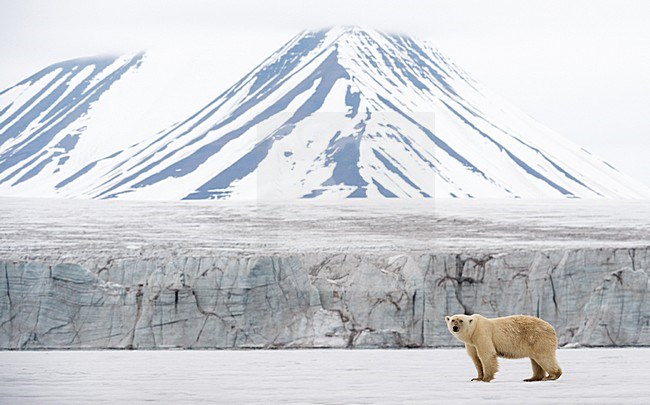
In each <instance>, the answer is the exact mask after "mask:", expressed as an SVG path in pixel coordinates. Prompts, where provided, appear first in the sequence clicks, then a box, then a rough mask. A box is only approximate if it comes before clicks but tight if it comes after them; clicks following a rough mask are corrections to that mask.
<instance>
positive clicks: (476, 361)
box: [465, 344, 483, 381]
mask: <svg viewBox="0 0 650 405" xmlns="http://www.w3.org/2000/svg"><path fill="white" fill-rule="evenodd" d="M465 349H467V354H469V357H471V358H472V361H473V362H474V367H476V371H477V372H478V377H476V378H472V381H482V380H483V364H481V359H479V358H478V354H477V353H476V348H475V347H474V346H470V345H468V344H466V345H465Z"/></svg>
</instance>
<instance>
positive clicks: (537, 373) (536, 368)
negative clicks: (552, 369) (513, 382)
mask: <svg viewBox="0 0 650 405" xmlns="http://www.w3.org/2000/svg"><path fill="white" fill-rule="evenodd" d="M530 364H531V365H532V366H533V376H532V377H530V378H526V379H525V380H524V381H526V382H531V381H542V379H543V378H544V377H546V372H545V371H544V369H543V368H542V366H540V365H539V364H537V362H536V361H535V360H533V359H530Z"/></svg>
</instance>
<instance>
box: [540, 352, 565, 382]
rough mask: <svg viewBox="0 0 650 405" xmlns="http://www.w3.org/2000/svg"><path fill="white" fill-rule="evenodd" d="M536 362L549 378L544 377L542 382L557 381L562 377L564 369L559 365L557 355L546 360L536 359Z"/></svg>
mask: <svg viewBox="0 0 650 405" xmlns="http://www.w3.org/2000/svg"><path fill="white" fill-rule="evenodd" d="M535 361H537V363H538V364H539V365H540V366H542V368H543V369H544V371H546V372H547V373H548V376H547V377H544V378H543V379H542V380H544V381H548V380H557V379H558V378H560V376H561V375H562V369H561V368H560V365H559V364H557V359H556V358H555V354H553V355H552V356H549V357H546V358H536V359H535Z"/></svg>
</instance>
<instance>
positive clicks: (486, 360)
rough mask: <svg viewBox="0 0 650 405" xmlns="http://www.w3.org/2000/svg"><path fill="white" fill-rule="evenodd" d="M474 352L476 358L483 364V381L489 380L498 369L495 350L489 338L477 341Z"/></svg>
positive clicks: (492, 378)
mask: <svg viewBox="0 0 650 405" xmlns="http://www.w3.org/2000/svg"><path fill="white" fill-rule="evenodd" d="M476 352H477V354H478V358H479V359H480V360H481V364H483V381H485V382H490V381H492V380H494V374H496V372H497V371H499V363H498V362H497V351H496V349H495V348H494V344H492V341H491V340H489V339H482V340H481V341H479V342H477V345H476Z"/></svg>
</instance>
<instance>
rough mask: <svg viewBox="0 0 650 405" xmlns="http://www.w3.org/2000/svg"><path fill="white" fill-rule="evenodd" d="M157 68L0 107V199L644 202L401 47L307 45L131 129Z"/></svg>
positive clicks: (429, 54)
mask: <svg viewBox="0 0 650 405" xmlns="http://www.w3.org/2000/svg"><path fill="white" fill-rule="evenodd" d="M215 57H217V56H215ZM155 63H156V61H155V58H149V57H148V55H144V54H138V55H131V56H125V57H119V58H91V59H79V60H73V61H69V62H64V63H60V64H56V65H53V66H50V67H48V68H46V69H44V70H43V71H41V72H39V73H37V74H35V75H33V76H31V77H30V78H28V79H26V80H24V81H22V82H21V83H19V84H17V85H16V86H14V87H12V88H9V89H7V90H5V91H3V92H2V93H0V195H13V196H15V195H21V196H45V197H55V196H58V197H77V198H129V199H163V200H165V199H170V200H178V199H213V198H228V199H294V198H312V197H318V198H355V197H357V198H363V197H367V198H384V197H386V198H390V197H403V198H429V197H524V198H539V197H542V198H544V197H581V198H597V197H614V198H648V197H650V190H649V189H648V187H646V186H644V185H642V184H640V183H638V182H636V181H634V180H633V179H630V178H628V177H627V176H625V175H623V174H621V173H619V172H618V171H617V170H616V169H614V168H613V167H611V166H610V165H608V164H607V163H606V162H604V161H602V160H600V159H598V158H597V157H595V156H593V155H591V154H590V153H589V152H587V151H586V150H584V149H582V148H580V147H579V146H577V145H575V144H573V143H572V142H570V141H568V140H567V139H565V138H563V137H561V136H560V135H558V134H556V133H554V132H553V131H551V130H549V129H548V128H545V127H544V126H543V125H541V124H539V123H537V122H536V121H534V120H533V119H531V118H530V117H528V116H526V115H525V114H523V113H521V112H519V111H518V110H517V109H516V108H513V107H512V106H510V105H508V104H507V103H506V102H504V101H502V100H500V99H499V98H498V97H496V96H494V95H492V94H490V93H489V92H488V91H487V90H485V89H484V88H483V87H482V86H481V85H480V84H478V83H477V82H476V81H474V80H473V79H472V78H471V77H469V76H468V75H467V74H466V73H465V72H463V71H462V70H461V69H460V68H458V67H457V66H455V65H454V64H453V63H451V62H450V61H449V60H448V59H446V58H445V57H443V56H442V55H441V54H440V53H439V52H438V51H436V50H435V49H433V48H432V47H430V46H429V45H428V44H426V43H422V42H418V41H416V40H415V39H413V38H410V37H407V36H403V35H394V34H384V33H380V32H376V31H372V30H363V29H360V28H356V27H336V28H332V29H329V30H323V31H311V32H304V33H301V34H299V35H298V36H296V37H295V38H294V39H292V40H291V41H289V42H288V43H287V44H285V45H284V46H283V47H282V48H280V49H279V50H278V51H276V52H275V53H274V54H273V55H271V56H270V57H269V58H268V59H266V60H265V61H264V62H262V63H261V64H260V65H259V66H258V67H257V68H255V69H254V70H253V71H251V72H250V73H248V74H247V75H245V76H244V77H243V78H242V79H241V80H240V81H238V82H237V83H236V84H234V85H233V86H232V87H230V88H229V89H228V90H227V91H225V92H224V93H223V94H221V95H219V96H218V97H216V98H214V99H212V101H210V102H209V103H207V105H203V106H202V107H198V106H193V105H192V102H189V103H183V105H181V104H182V102H181V101H180V100H179V101H178V104H179V105H178V108H167V109H164V111H163V109H160V110H156V107H155V106H152V107H151V108H150V109H149V110H148V112H147V114H143V115H138V116H134V114H133V113H131V114H130V115H129V112H132V111H133V107H132V106H133V105H134V103H136V104H137V100H142V95H141V94H142V92H143V91H145V92H146V91H147V89H152V88H153V87H152V86H149V87H147V86H142V85H141V83H142V82H146V81H148V82H149V83H156V86H157V87H156V88H164V87H166V86H167V82H168V80H169V79H164V78H161V76H160V75H158V76H156V77H155V79H152V77H154V76H153V74H151V71H153V70H155V68H156V66H152V65H155ZM187 63H188V64H189V63H191V61H188V62H187ZM148 66H150V68H149V70H147V68H148ZM157 68H158V71H160V70H161V66H160V64H159V65H158V66H157ZM162 77H164V75H163V76H162ZM205 87H206V88H205V90H204V91H205V93H206V97H208V96H209V95H210V93H212V92H213V91H214V89H213V88H211V87H210V86H208V85H206V86H205ZM158 97H159V98H165V97H167V99H168V100H171V101H168V105H170V103H171V104H173V100H174V97H173V96H172V95H170V94H167V93H165V92H161V93H160V94H159V95H158ZM190 107H191V108H192V110H188V108H190ZM152 110H153V111H152ZM125 117H127V118H128V119H127V118H125ZM150 117H156V118H154V119H149V118H150Z"/></svg>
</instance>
